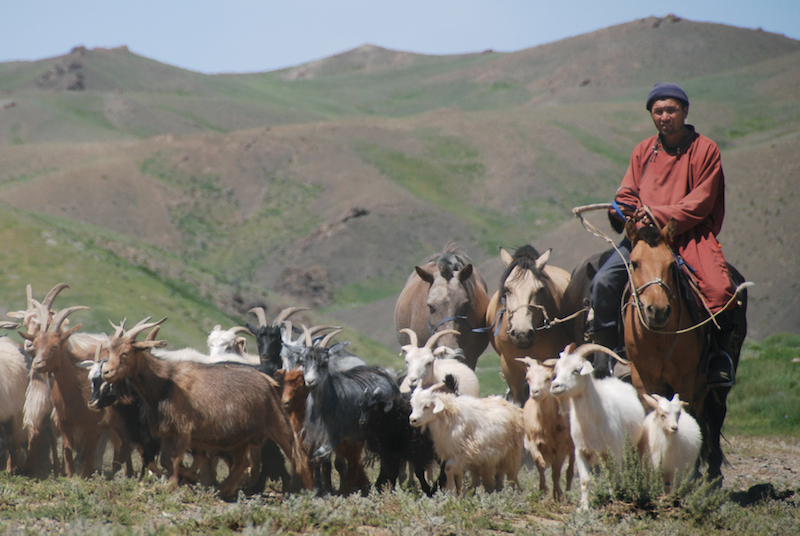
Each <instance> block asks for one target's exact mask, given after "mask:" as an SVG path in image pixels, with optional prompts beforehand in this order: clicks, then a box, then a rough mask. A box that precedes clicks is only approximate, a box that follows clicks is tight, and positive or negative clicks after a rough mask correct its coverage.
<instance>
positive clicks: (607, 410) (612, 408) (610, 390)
mask: <svg viewBox="0 0 800 536" xmlns="http://www.w3.org/2000/svg"><path fill="white" fill-rule="evenodd" d="M593 352H603V353H605V354H608V355H610V356H612V357H614V358H615V359H617V360H619V361H620V362H624V363H627V361H625V360H624V359H622V358H621V357H619V356H618V355H617V354H615V353H614V352H613V351H611V350H609V349H608V348H606V347H605V346H600V345H599V344H584V345H582V346H581V347H580V348H577V349H576V348H575V345H574V344H570V345H568V346H567V347H566V348H564V351H563V352H561V357H560V359H557V360H555V373H556V376H555V378H554V379H553V382H552V384H551V385H550V392H551V393H553V394H554V395H555V396H558V397H568V398H569V404H570V405H569V423H570V435H571V436H572V442H573V443H574V444H575V457H576V458H577V461H578V474H579V475H580V480H581V508H588V507H589V475H590V466H591V465H594V464H596V463H597V462H598V455H599V456H601V457H603V458H604V459H607V458H608V455H609V454H610V455H612V456H613V457H614V459H615V460H616V462H617V463H618V464H621V463H622V460H623V453H624V449H625V436H626V435H627V436H628V437H630V440H631V442H633V444H634V445H636V444H638V442H639V438H640V437H641V435H642V423H643V421H644V408H643V407H642V403H641V402H640V401H639V395H638V394H637V393H636V389H634V388H633V386H632V385H630V384H627V383H625V382H623V381H621V380H618V379H617V378H613V377H612V378H604V379H602V380H595V379H594V378H593V376H592V371H593V370H594V368H593V367H592V364H591V363H590V362H589V361H587V360H586V356H587V355H589V354H591V353H593ZM547 361H550V360H547Z"/></svg>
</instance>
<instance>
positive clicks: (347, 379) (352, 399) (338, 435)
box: [302, 330, 400, 494]
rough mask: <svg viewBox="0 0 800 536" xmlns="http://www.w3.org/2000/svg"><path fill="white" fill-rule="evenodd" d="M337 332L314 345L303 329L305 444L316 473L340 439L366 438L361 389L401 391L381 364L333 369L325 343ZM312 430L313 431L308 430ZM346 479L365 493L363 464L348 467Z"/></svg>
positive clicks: (320, 488)
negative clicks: (311, 448) (306, 392)
mask: <svg viewBox="0 0 800 536" xmlns="http://www.w3.org/2000/svg"><path fill="white" fill-rule="evenodd" d="M337 333H338V331H334V332H332V333H329V334H328V335H327V336H326V337H325V339H323V341H322V342H320V343H319V345H314V344H312V342H311V336H310V334H309V332H308V330H306V344H307V347H308V351H307V353H306V356H305V360H304V363H303V367H302V368H303V376H304V378H305V383H306V386H307V387H308V390H309V392H310V394H309V399H310V403H309V404H308V410H307V411H306V420H305V429H306V431H307V436H306V440H307V444H310V445H313V446H314V451H313V453H312V460H313V461H314V465H315V469H314V472H315V476H316V475H317V474H318V473H319V470H318V466H319V465H321V464H324V463H326V462H327V463H329V461H330V457H331V454H332V453H333V451H334V450H335V449H336V448H337V447H338V446H339V445H341V444H342V443H343V442H345V441H350V442H354V443H357V442H363V441H365V440H366V439H367V436H366V434H365V433H364V431H363V430H362V429H361V427H360V426H359V420H360V417H361V407H360V402H361V397H362V395H363V393H364V390H369V391H370V392H374V391H377V392H379V393H386V394H387V395H392V394H394V393H399V392H400V390H399V388H398V386H397V381H396V380H395V378H394V377H393V376H392V375H391V374H389V373H388V372H386V371H385V370H383V369H381V368H378V367H367V366H359V367H354V368H351V369H348V370H342V371H339V370H334V369H332V368H331V367H330V355H329V353H328V348H327V346H328V342H329V341H330V339H331V338H332V337H333V336H334V335H336V334H337ZM311 431H313V433H310V434H309V432H311ZM347 479H348V481H349V482H354V483H355V484H356V486H357V487H359V488H361V490H362V492H364V493H366V491H367V488H368V487H369V482H368V480H367V478H366V474H365V473H364V469H363V466H360V467H354V468H351V467H348V477H347ZM315 489H316V491H317V493H318V494H319V493H322V492H325V491H328V492H329V491H330V490H327V489H322V483H321V482H319V481H317V482H315Z"/></svg>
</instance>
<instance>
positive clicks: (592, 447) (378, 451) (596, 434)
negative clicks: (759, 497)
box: [0, 274, 702, 507]
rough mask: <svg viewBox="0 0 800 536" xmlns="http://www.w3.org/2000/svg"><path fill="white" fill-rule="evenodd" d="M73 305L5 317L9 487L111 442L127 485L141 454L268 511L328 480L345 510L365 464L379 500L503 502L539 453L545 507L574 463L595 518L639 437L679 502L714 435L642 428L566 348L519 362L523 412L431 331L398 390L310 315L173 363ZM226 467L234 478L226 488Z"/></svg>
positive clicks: (181, 477) (1, 379)
mask: <svg viewBox="0 0 800 536" xmlns="http://www.w3.org/2000/svg"><path fill="white" fill-rule="evenodd" d="M412 276H413V274H412ZM65 288H68V287H67V285H66V284H63V283H62V284H59V285H57V286H56V287H54V288H53V289H52V290H51V291H50V292H49V293H48V294H47V296H46V297H45V298H44V300H43V301H41V302H39V301H38V300H36V299H34V297H33V293H32V290H31V287H30V285H29V286H28V306H27V309H25V310H20V311H16V312H10V313H9V316H10V317H12V318H14V319H16V320H17V322H18V323H17V322H3V323H1V324H0V327H3V328H5V329H17V330H18V331H19V333H20V335H21V336H22V337H23V339H24V344H23V345H22V346H20V345H18V344H16V343H15V342H14V341H12V340H11V339H10V338H8V337H3V338H0V422H1V423H2V428H1V429H0V439H1V440H2V442H3V444H2V445H1V446H2V450H3V451H4V452H5V453H6V454H5V455H4V456H6V457H7V463H6V464H5V465H6V466H7V470H9V471H11V470H14V471H18V472H20V473H22V474H26V475H31V476H33V475H41V474H42V472H43V467H44V466H43V464H48V465H47V470H48V471H49V470H50V469H52V471H53V472H54V473H56V474H61V473H63V474H65V475H67V476H73V475H76V474H78V469H80V473H79V474H80V476H82V477H88V476H90V475H91V474H92V473H93V472H94V471H95V467H96V462H95V459H96V456H97V451H98V445H100V446H101V449H100V450H101V451H104V450H105V443H104V442H103V441H101V438H104V437H107V438H108V439H109V440H110V441H111V443H112V445H113V450H114V461H113V469H114V471H118V470H121V469H123V468H124V469H125V471H126V474H127V475H128V476H132V474H133V467H132V464H131V454H132V451H133V450H137V451H138V452H139V454H140V456H141V458H142V474H144V472H145V471H147V470H150V471H153V472H155V473H158V474H162V472H163V473H165V474H166V477H167V478H168V482H169V483H170V485H172V486H177V485H178V483H179V482H201V483H203V484H206V485H218V487H219V492H220V495H221V496H222V497H223V498H226V499H230V498H235V497H236V496H237V494H238V491H239V489H244V490H245V492H246V493H258V492H260V491H262V490H263V489H264V486H265V482H266V480H267V479H268V478H269V479H275V480H280V481H281V482H282V486H283V490H284V491H289V490H291V491H299V490H301V489H309V490H314V492H315V493H316V494H319V495H322V494H327V493H332V492H333V491H334V490H333V486H332V466H335V468H336V469H337V471H338V473H339V477H340V478H339V480H340V488H339V490H338V491H339V492H340V493H342V494H349V493H352V492H356V491H361V492H362V493H364V492H366V490H368V489H369V487H370V482H369V479H368V477H367V474H366V472H365V470H364V462H365V460H377V461H379V463H380V472H379V475H378V477H377V480H376V482H375V486H376V487H377V488H379V489H380V488H383V487H385V486H387V485H389V486H395V485H396V483H397V480H398V478H399V475H400V474H401V469H403V468H405V467H408V470H409V473H412V472H413V474H414V475H415V476H416V478H417V479H418V481H419V487H420V489H421V490H422V491H423V492H424V493H426V494H428V495H432V494H433V493H435V492H436V491H437V489H439V488H442V489H447V490H453V491H454V492H456V493H461V490H462V489H463V485H464V480H463V479H464V473H465V472H467V471H468V472H469V475H470V483H471V485H472V486H473V487H477V486H479V485H482V486H483V487H484V488H485V489H486V490H487V491H492V490H496V489H500V488H501V487H502V486H503V483H504V480H505V479H508V481H510V482H511V483H512V484H514V485H515V486H517V487H518V486H519V484H518V482H517V473H518V470H519V468H520V465H521V459H522V454H523V448H525V449H527V450H528V451H530V453H531V455H532V457H533V460H534V462H535V465H536V467H537V469H538V471H539V475H540V487H541V489H542V490H545V491H546V490H547V484H546V482H545V470H546V468H547V467H550V468H551V472H552V482H553V484H552V486H553V490H552V493H553V497H554V499H556V500H558V499H560V498H561V497H562V496H563V492H562V489H561V470H562V466H563V465H564V463H565V462H567V474H566V488H567V490H569V489H570V483H571V481H572V477H573V466H574V462H575V461H576V459H577V462H578V472H579V475H580V483H581V506H582V507H587V506H588V483H589V477H590V474H591V473H590V466H591V465H592V464H595V463H597V462H598V457H603V458H606V457H607V455H612V456H613V457H614V459H616V460H617V461H620V460H622V451H623V445H624V441H625V437H626V435H627V436H628V437H630V439H631V440H632V441H633V442H634V443H635V444H638V445H639V449H640V453H641V454H642V456H643V459H646V460H651V461H652V463H653V464H654V466H656V467H660V468H661V469H660V470H661V471H662V472H663V476H664V479H665V483H666V484H667V486H669V485H670V484H671V483H672V481H673V478H674V475H675V472H676V471H685V470H691V469H692V468H693V467H694V463H695V460H696V459H697V457H698V453H699V450H700V444H701V440H702V438H701V434H700V430H699V428H698V426H697V423H696V422H695V421H694V419H693V418H692V417H691V416H690V415H689V414H688V413H686V412H685V411H683V407H682V406H683V403H682V402H681V401H680V399H679V398H678V397H677V395H676V396H675V397H673V398H672V400H669V399H667V398H662V397H659V396H658V395H653V396H647V395H645V397H644V400H646V403H647V404H648V405H650V406H652V408H653V409H654V411H653V412H651V413H650V415H648V416H647V418H645V411H644V408H643V405H642V403H641V402H640V399H639V395H638V394H637V392H636V391H635V390H634V389H633V387H632V386H631V385H629V384H626V383H624V382H622V381H620V380H618V379H616V378H613V377H611V378H604V379H601V380H598V379H596V378H594V376H593V374H592V372H593V366H592V362H591V361H590V360H589V359H587V357H588V356H590V355H591V354H592V353H594V352H603V353H605V354H608V355H612V357H618V356H616V355H615V354H613V352H611V351H610V350H608V349H606V348H604V347H602V346H598V345H592V344H586V345H583V346H580V347H577V348H576V347H575V345H574V344H570V345H568V346H567V347H566V348H565V349H564V350H563V352H561V353H560V358H558V359H552V358H551V359H544V360H543V359H533V358H531V357H519V358H517V362H519V363H522V364H524V365H525V366H526V367H527V368H526V371H527V375H526V378H525V379H526V381H527V386H528V392H529V393H530V396H529V397H526V398H527V399H526V400H525V401H524V407H520V405H519V403H520V402H519V401H517V403H514V402H513V401H508V400H507V399H506V398H504V397H500V396H488V397H483V398H481V397H480V396H479V384H478V378H477V376H476V375H475V372H474V371H473V368H474V361H473V362H472V363H471V365H472V366H471V367H470V366H468V365H467V364H465V363H464V359H463V352H462V351H461V350H460V349H455V350H454V349H453V348H451V347H449V346H446V345H439V346H437V344H438V343H440V342H441V340H443V339H444V338H445V337H448V336H453V335H455V334H458V331H456V330H452V329H444V330H438V331H437V329H436V328H435V327H434V326H433V325H432V324H430V326H429V327H430V331H429V334H428V335H427V336H426V337H424V338H425V340H422V338H423V337H421V336H418V333H417V332H415V331H413V330H412V329H408V328H407V327H406V328H400V329H399V330H398V331H399V334H400V335H404V336H405V337H406V338H407V341H406V339H405V338H404V339H403V340H404V341H406V342H407V343H408V344H404V345H403V346H402V351H403V353H404V354H405V359H406V364H407V366H408V370H407V373H406V375H405V378H404V379H403V380H402V381H401V382H398V378H397V375H396V374H395V373H394V372H393V371H390V370H387V369H384V368H382V367H375V366H367V365H366V363H365V362H364V361H363V360H362V359H360V358H359V357H356V356H355V355H352V354H351V353H349V352H348V351H347V349H346V347H347V343H346V342H340V343H336V344H334V343H333V338H334V337H335V336H336V335H337V334H338V333H339V332H340V331H341V330H339V329H337V328H334V327H332V326H315V327H311V328H307V327H305V326H303V328H302V330H298V328H297V327H295V326H293V325H292V323H291V321H290V320H289V318H290V316H291V315H294V314H295V313H297V312H298V311H301V310H302V309H301V308H298V307H293V308H289V309H284V310H283V311H281V312H280V313H279V314H278V315H277V317H276V318H275V319H274V320H273V321H272V322H271V323H270V322H268V321H267V318H266V311H265V310H264V309H263V308H260V307H256V308H254V309H252V310H251V311H250V312H251V313H252V314H254V315H255V316H256V318H257V319H258V325H251V324H249V323H248V324H246V326H244V327H234V328H231V329H228V330H222V329H221V328H220V326H216V327H215V328H214V330H213V331H212V332H211V333H210V335H209V336H208V346H209V351H208V353H202V352H199V351H197V350H193V349H183V350H165V349H164V348H163V347H164V346H166V344H167V342H166V341H164V340H159V339H158V331H159V328H160V326H161V325H162V323H163V322H164V321H165V320H166V319H162V320H159V321H156V322H151V321H150V319H149V318H145V319H144V320H142V321H141V322H139V323H137V324H136V325H134V326H132V327H126V325H125V324H126V322H125V320H123V321H122V322H121V323H120V325H119V326H114V327H115V331H114V333H113V334H111V335H106V334H86V333H82V332H81V331H80V328H81V325H80V324H76V325H74V326H71V325H70V320H69V318H68V317H70V315H72V314H73V313H75V312H76V311H79V310H81V309H86V307H80V306H76V307H75V306H74V307H69V308H66V309H62V310H56V309H54V308H53V305H54V302H55V300H56V298H57V296H58V295H59V293H60V292H61V291H63V290H64V289H65ZM112 325H113V324H112ZM145 332H146V335H142V336H143V337H144V338H143V340H137V338H139V336H140V334H144V333H145ZM434 332H435V333H434ZM245 334H249V335H251V336H254V337H255V339H256V342H257V346H258V354H257V355H252V354H249V353H247V350H246V339H245V338H244V335H245ZM57 436H60V440H61V446H62V456H61V457H59V456H58V453H57V444H58V442H57ZM23 444H27V452H26V454H27V455H25V456H23V450H22V448H21V445H23ZM187 452H188V453H190V454H191V458H190V459H191V465H190V466H188V464H186V463H184V457H185V454H186V453H187ZM646 453H647V454H646ZM51 454H52V460H51ZM159 456H160V467H158V464H156V463H155V461H156V458H157V457H159ZM284 456H285V458H284ZM287 459H288V461H289V462H290V466H291V472H289V471H287V467H286V460H287ZM220 460H222V461H224V462H225V463H226V465H227V467H228V473H227V477H226V478H225V479H224V480H223V481H222V482H221V483H219V484H217V476H216V471H215V469H216V468H217V466H218V465H219V463H218V462H219V461H220ZM437 465H438V466H440V467H441V469H440V472H439V474H438V476H437V477H436V478H435V479H434V478H432V476H431V475H432V474H433V471H435V469H436V467H437ZM667 489H669V488H667Z"/></svg>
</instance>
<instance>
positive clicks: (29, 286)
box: [25, 283, 33, 309]
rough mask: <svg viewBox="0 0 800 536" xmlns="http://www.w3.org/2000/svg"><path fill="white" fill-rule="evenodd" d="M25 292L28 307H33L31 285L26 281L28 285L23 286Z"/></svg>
mask: <svg viewBox="0 0 800 536" xmlns="http://www.w3.org/2000/svg"><path fill="white" fill-rule="evenodd" d="M25 294H26V295H27V297H28V309H32V308H33V287H32V286H31V284H30V283H28V286H27V287H25Z"/></svg>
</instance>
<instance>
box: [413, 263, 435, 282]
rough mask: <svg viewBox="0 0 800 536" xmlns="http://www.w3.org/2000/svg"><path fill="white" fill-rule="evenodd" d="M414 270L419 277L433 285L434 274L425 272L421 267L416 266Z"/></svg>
mask: <svg viewBox="0 0 800 536" xmlns="http://www.w3.org/2000/svg"><path fill="white" fill-rule="evenodd" d="M414 270H415V271H416V272H417V275H418V276H419V277H420V278H421V279H422V280H423V281H425V282H426V283H433V273H432V272H429V271H427V270H425V269H424V268H422V267H421V266H415V267H414Z"/></svg>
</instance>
